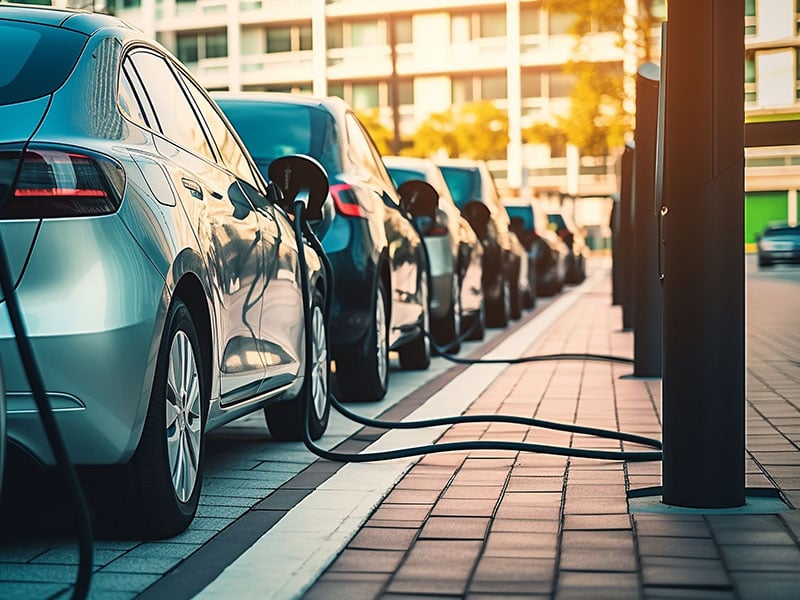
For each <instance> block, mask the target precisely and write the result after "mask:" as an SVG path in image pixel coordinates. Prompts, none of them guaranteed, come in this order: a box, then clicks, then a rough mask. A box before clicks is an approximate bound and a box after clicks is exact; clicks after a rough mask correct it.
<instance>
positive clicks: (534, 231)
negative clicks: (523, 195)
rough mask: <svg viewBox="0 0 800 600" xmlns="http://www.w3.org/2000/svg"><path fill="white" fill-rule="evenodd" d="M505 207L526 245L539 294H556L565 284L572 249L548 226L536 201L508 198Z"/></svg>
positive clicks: (512, 228)
mask: <svg viewBox="0 0 800 600" xmlns="http://www.w3.org/2000/svg"><path fill="white" fill-rule="evenodd" d="M505 207H506V210H507V211H508V215H509V217H510V219H511V230H512V231H514V232H515V233H516V234H517V237H518V238H519V239H520V241H521V242H522V245H523V246H524V247H525V251H526V257H527V260H526V264H527V265H528V272H529V274H530V279H531V280H532V281H533V282H534V284H533V286H534V288H535V289H536V293H537V295H539V296H552V295H554V294H557V293H558V292H560V291H561V289H562V288H563V287H564V280H565V277H566V274H567V257H568V256H569V248H568V247H567V245H566V243H565V242H564V240H563V239H562V238H561V237H559V236H558V235H556V233H555V232H554V231H553V230H552V229H550V228H549V226H548V219H547V215H546V214H545V213H544V211H542V209H541V207H540V206H539V205H538V204H537V203H536V201H535V200H522V199H518V200H511V199H507V200H506V201H505Z"/></svg>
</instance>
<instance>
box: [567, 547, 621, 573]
mask: <svg viewBox="0 0 800 600" xmlns="http://www.w3.org/2000/svg"><path fill="white" fill-rule="evenodd" d="M558 567H559V569H561V570H563V571H604V572H615V571H622V572H636V569H637V564H636V555H635V553H634V551H633V548H631V549H630V550H615V551H613V552H609V551H608V549H606V548H574V549H565V550H563V551H562V552H561V559H560V562H559V565H558Z"/></svg>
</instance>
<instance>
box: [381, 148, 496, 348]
mask: <svg viewBox="0 0 800 600" xmlns="http://www.w3.org/2000/svg"><path fill="white" fill-rule="evenodd" d="M383 162H384V164H385V165H386V168H387V169H388V170H389V174H390V175H391V176H392V179H393V180H394V183H395V185H397V186H399V185H401V184H403V183H404V182H406V181H412V180H416V179H421V180H423V181H427V182H428V183H430V184H431V185H432V186H433V188H434V189H435V190H436V192H437V193H438V194H439V200H438V206H437V209H436V218H435V220H434V221H432V222H430V223H427V224H425V226H424V229H423V230H422V234H423V239H424V241H425V246H426V248H427V250H428V259H429V262H430V264H429V267H430V274H431V296H430V302H431V333H432V335H433V339H434V341H435V342H436V343H437V344H438V345H440V346H445V347H447V349H448V350H449V351H450V352H457V351H458V349H459V342H458V341H457V338H458V337H459V336H460V335H461V333H462V332H467V331H469V332H470V334H471V335H470V336H469V337H470V339H481V338H483V324H484V323H483V318H484V317H483V289H482V287H481V275H482V267H481V260H482V258H483V246H482V245H481V244H480V241H479V240H478V236H477V235H476V234H475V231H473V229H472V227H471V226H470V224H469V223H468V222H467V220H466V219H465V218H464V217H462V216H461V211H460V210H459V209H458V207H457V206H456V205H455V202H453V197H452V196H451V195H450V190H449V189H448V188H447V184H446V183H445V181H444V177H442V173H441V171H440V170H439V167H437V166H436V164H435V163H434V162H433V161H432V160H431V159H428V158H413V157H407V156H384V157H383ZM462 325H463V327H462Z"/></svg>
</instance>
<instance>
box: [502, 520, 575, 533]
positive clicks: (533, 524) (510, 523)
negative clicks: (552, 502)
mask: <svg viewBox="0 0 800 600" xmlns="http://www.w3.org/2000/svg"><path fill="white" fill-rule="evenodd" d="M559 527H560V522H559V520H558V519H549V520H548V519H493V520H492V526H491V531H492V532H502V531H513V532H519V533H557V532H558V530H559Z"/></svg>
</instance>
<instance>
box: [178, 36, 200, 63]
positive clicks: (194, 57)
mask: <svg viewBox="0 0 800 600" xmlns="http://www.w3.org/2000/svg"><path fill="white" fill-rule="evenodd" d="M175 42H176V51H175V54H177V56H178V60H179V61H181V62H182V63H196V62H197V61H198V60H199V58H200V53H199V50H198V39H197V34H194V33H180V34H178V36H177V38H176V40H175Z"/></svg>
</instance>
